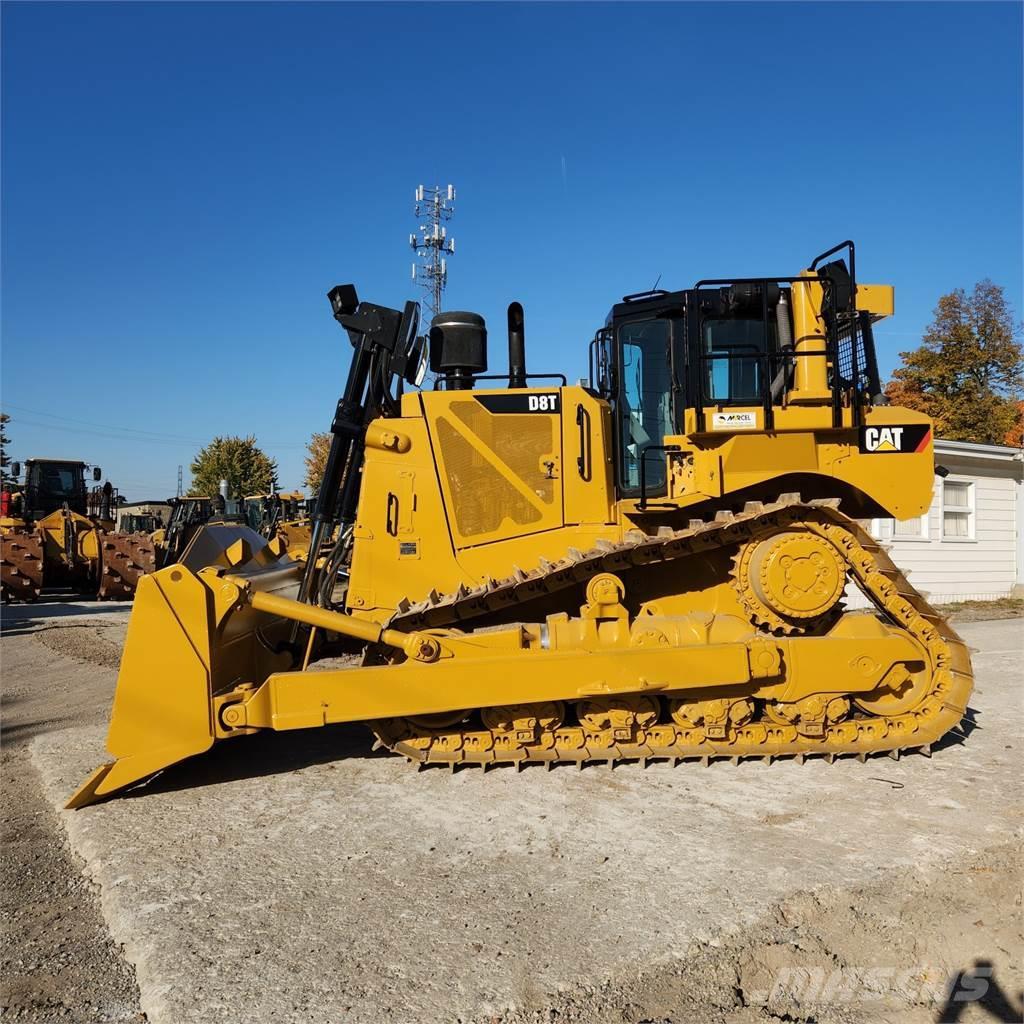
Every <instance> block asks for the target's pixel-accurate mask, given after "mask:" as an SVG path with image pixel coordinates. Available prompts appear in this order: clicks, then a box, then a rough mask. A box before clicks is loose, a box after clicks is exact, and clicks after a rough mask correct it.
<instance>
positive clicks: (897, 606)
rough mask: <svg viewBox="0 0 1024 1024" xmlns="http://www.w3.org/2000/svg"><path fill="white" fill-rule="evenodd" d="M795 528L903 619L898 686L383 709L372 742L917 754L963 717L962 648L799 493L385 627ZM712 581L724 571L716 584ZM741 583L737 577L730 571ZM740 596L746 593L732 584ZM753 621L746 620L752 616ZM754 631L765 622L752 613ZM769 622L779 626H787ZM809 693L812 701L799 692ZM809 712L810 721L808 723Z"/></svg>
mask: <svg viewBox="0 0 1024 1024" xmlns="http://www.w3.org/2000/svg"><path fill="white" fill-rule="evenodd" d="M787 528H790V529H800V530H804V531H807V532H808V533H810V534H813V535H815V536H817V537H820V538H822V539H823V540H825V541H826V542H828V543H829V544H830V545H832V546H834V548H835V549H836V551H838V553H839V555H840V556H841V558H842V560H843V563H844V567H845V570H846V574H847V576H848V577H849V578H851V579H852V580H853V581H854V582H855V583H856V584H857V586H858V587H859V588H860V589H861V591H862V592H863V593H864V594H865V595H866V596H867V597H868V598H869V599H870V600H871V602H872V603H873V604H874V606H875V608H876V609H877V610H878V611H879V612H881V613H882V614H883V615H884V617H885V618H886V619H888V620H889V621H890V622H892V623H894V624H896V625H898V626H900V627H902V628H903V629H906V630H907V631H908V632H909V633H910V634H911V635H912V636H913V637H914V638H915V639H916V640H917V641H918V642H919V643H920V644H921V646H922V647H923V648H924V649H925V650H926V651H927V655H928V664H927V668H926V671H925V672H923V673H921V675H920V678H917V677H915V678H914V679H913V680H908V685H907V687H906V689H905V691H901V692H900V693H886V694H883V695H881V696H879V697H872V698H871V699H869V700H865V699H863V698H862V699H861V700H860V701H859V702H857V701H853V700H846V699H845V698H839V699H838V701H836V700H833V701H831V702H830V703H829V704H828V706H827V707H818V708H805V711H807V712H808V713H807V714H806V716H803V717H806V719H807V721H802V720H801V717H802V716H801V715H799V714H797V715H794V714H793V708H792V707H789V708H786V707H780V706H773V705H772V704H770V703H769V702H767V701H765V700H762V699H760V698H759V697H758V694H757V690H756V689H755V688H752V689H751V690H750V691H749V692H748V693H746V694H742V693H738V694H737V693H731V694H730V695H729V697H728V699H708V700H699V701H689V702H685V703H684V702H680V701H669V700H666V699H663V698H660V697H658V696H652V695H640V694H637V695H629V696H626V697H623V698H617V699H610V700H605V701H604V702H601V701H595V700H589V701H577V702H573V703H572V704H564V703H562V702H550V703H545V704H541V705H523V706H520V707H516V708H508V709H484V710H483V711H474V712H465V713H460V714H456V715H452V716H448V720H447V721H443V720H431V721H425V720H412V719H389V720H387V721H381V722H375V723H372V727H373V729H374V732H375V733H376V735H377V738H378V741H379V742H380V743H381V744H383V745H384V746H386V747H388V748H390V749H391V750H394V751H395V752H397V753H400V754H402V755H403V756H405V757H407V758H409V759H410V760H412V761H415V762H418V763H419V764H420V765H425V764H431V763H441V764H447V765H449V766H450V767H452V768H454V767H456V766H457V765H459V764H480V765H483V766H484V767H485V768H486V767H487V766H489V765H493V764H501V763H505V764H514V765H516V766H517V767H522V766H523V765H525V764H528V763H531V762H536V763H543V764H546V765H547V766H548V767H551V766H553V765H554V764H556V763H559V762H575V763H576V764H578V765H579V766H580V767H582V766H583V764H584V763H586V762H608V763H611V764H614V763H615V762H617V761H626V760H632V761H639V762H640V763H642V764H646V763H647V762H648V761H652V760H673V761H676V760H693V759H696V760H701V761H703V762H705V763H707V762H708V761H710V760H711V759H716V758H729V759H732V760H733V761H738V760H739V759H740V758H744V757H757V758H761V759H765V760H769V761H770V760H771V759H772V758H774V757H794V758H796V759H797V760H803V758H804V757H806V756H821V757H824V758H826V759H827V760H829V761H831V760H833V759H834V758H836V757H837V756H844V755H856V756H859V757H861V758H862V759H863V758H866V757H867V756H868V755H870V754H878V753H885V754H888V755H889V756H891V757H899V755H900V753H901V752H902V751H906V750H915V749H916V750H919V751H921V752H922V753H925V754H929V753H930V748H931V744H932V743H934V742H935V741H936V740H938V739H939V738H940V737H941V736H942V735H944V734H945V733H946V732H948V731H949V730H950V729H951V728H954V727H955V726H956V725H957V723H958V722H959V721H960V719H961V718H962V716H963V715H964V713H965V711H966V708H967V700H968V697H969V696H970V693H971V689H972V686H973V675H972V670H971V664H970V658H969V654H968V650H967V647H966V645H965V644H964V643H963V641H962V640H961V639H960V637H959V636H958V635H957V634H956V632H955V631H954V630H953V629H952V627H951V626H950V625H949V624H948V623H947V622H946V621H945V620H944V619H942V618H941V616H939V615H938V614H937V613H936V612H935V611H934V609H932V608H931V606H930V605H929V604H928V603H927V602H926V601H925V600H924V598H923V597H922V596H921V595H920V594H918V593H917V592H916V591H915V590H914V589H913V587H911V586H910V584H909V583H908V582H907V580H906V577H905V576H904V575H903V574H902V573H901V572H900V570H899V569H898V568H897V567H896V566H895V565H894V564H893V562H892V560H891V559H890V558H889V557H888V555H887V554H886V553H885V551H884V550H883V549H882V548H881V547H880V546H879V545H878V544H877V543H876V542H875V541H874V540H873V539H872V538H871V536H870V535H869V534H868V533H867V532H866V531H865V530H864V529H863V528H862V527H861V526H860V525H859V524H858V523H857V522H856V521H855V520H853V519H850V518H848V517H847V516H845V515H843V514H842V513H841V512H839V511H838V502H837V501H821V500H815V501H811V502H803V501H802V500H801V498H800V495H798V494H785V495H782V496H781V497H780V498H779V499H778V501H776V502H772V503H770V504H761V503H760V502H752V503H748V504H747V505H746V506H745V507H744V510H743V512H741V513H737V514H733V513H729V512H720V513H719V514H718V515H717V516H716V518H715V520H714V521H711V522H703V521H700V520H691V522H690V524H689V526H688V527H687V528H686V529H683V530H672V529H671V528H666V527H663V528H661V529H660V530H659V531H658V532H657V534H654V535H651V534H645V533H642V532H640V531H632V532H631V533H629V534H628V535H627V537H626V539H625V540H624V541H623V542H622V543H620V544H611V543H608V544H603V545H600V546H599V547H598V548H595V549H593V550H590V551H587V552H580V551H576V550H572V549H570V551H569V552H568V554H567V556H566V557H565V558H563V559H560V560H559V561H557V562H554V563H550V562H542V563H541V565H539V566H538V567H537V568H536V569H534V570H532V571H529V572H527V571H521V570H516V571H515V572H514V573H513V575H512V576H511V577H509V578H507V579H503V580H490V581H488V582H487V583H486V584H483V585H482V586H480V587H476V588H465V587H464V588H461V589H460V590H459V591H458V592H456V593H453V594H448V595H439V594H436V593H435V594H431V595H429V597H428V598H427V600H425V601H422V602H420V603H417V604H412V603H409V602H402V603H401V605H400V606H399V609H398V611H397V612H396V614H395V615H394V616H393V617H392V620H391V625H392V626H396V627H397V628H400V629H406V630H408V629H413V628H417V629H423V628H439V627H446V628H453V627H454V628H463V629H472V628H473V622H474V620H477V621H478V623H479V624H484V622H486V620H487V618H488V617H493V616H494V615H495V614H507V613H508V612H510V611H511V610H513V609H514V610H515V613H516V614H519V615H520V617H521V620H522V621H533V620H532V619H531V618H530V606H531V605H532V604H535V603H536V602H538V601H539V600H540V599H542V598H545V597H547V596H548V595H550V594H552V593H556V592H558V591H559V590H565V589H567V588H569V587H571V586H574V585H578V584H581V583H585V582H586V581H587V580H589V579H591V578H593V577H594V576H596V575H597V574H598V573H601V572H612V573H615V574H616V575H618V576H619V577H620V578H621V579H622V580H623V581H624V582H625V583H626V586H627V589H628V587H629V579H630V575H631V574H633V573H639V574H643V572H644V567H645V566H650V565H652V564H655V563H664V562H679V563H680V566H679V568H680V573H679V578H680V579H686V578H687V574H686V568H685V565H683V564H682V563H683V562H684V561H685V560H686V559H689V558H693V557H694V556H697V555H707V554H708V553H709V552H712V551H715V550H716V549H717V550H718V551H719V552H721V549H726V550H728V551H729V552H730V553H732V554H733V556H734V564H738V563H739V562H740V558H739V555H738V552H740V551H741V550H742V546H743V545H744V544H745V543H746V542H747V541H750V540H752V539H754V538H757V537H758V536H762V535H764V534H765V533H766V532H770V531H773V530H780V529H787ZM723 582H725V581H723ZM734 585H738V586H739V587H740V589H741V591H742V580H736V579H734ZM741 596H745V595H743V594H742V593H741ZM752 621H754V622H758V617H757V616H756V615H754V616H752ZM760 628H761V629H763V630H764V631H766V632H767V631H769V630H770V625H767V624H764V623H761V624H760ZM775 631H776V632H779V633H782V632H786V631H792V630H790V629H789V628H788V627H786V628H779V629H777V630H775ZM811 699H812V700H813V699H814V698H811ZM815 717H816V719H817V721H816V722H812V721H811V719H812V718H815Z"/></svg>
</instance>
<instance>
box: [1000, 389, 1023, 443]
mask: <svg viewBox="0 0 1024 1024" xmlns="http://www.w3.org/2000/svg"><path fill="white" fill-rule="evenodd" d="M1003 443H1004V444H1008V445H1009V446H1010V447H1011V448H1024V399H1022V400H1021V401H1019V402H1018V403H1017V419H1016V421H1015V422H1014V424H1013V426H1012V427H1011V428H1010V430H1009V431H1008V432H1007V434H1006V439H1005V441H1004V442H1003Z"/></svg>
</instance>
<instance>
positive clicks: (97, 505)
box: [0, 459, 155, 603]
mask: <svg viewBox="0 0 1024 1024" xmlns="http://www.w3.org/2000/svg"><path fill="white" fill-rule="evenodd" d="M88 469H89V467H88V466H87V465H86V463H84V462H78V461H75V460H70V459H28V460H27V461H26V462H25V481H24V484H23V485H22V486H21V488H20V490H16V491H14V490H5V491H4V492H3V498H2V505H3V508H2V509H0V590H2V596H3V600H4V602H5V603H6V602H10V601H35V600H37V599H38V598H39V596H40V594H41V593H42V590H43V587H44V586H54V585H56V586H66V587H72V588H74V589H76V590H79V591H82V592H87V593H90V592H94V593H96V595H97V597H99V598H100V600H105V599H114V600H118V599H121V600H123V599H125V598H129V597H131V595H132V594H133V593H134V592H135V587H136V585H137V583H138V580H139V577H140V576H141V575H143V574H144V573H146V572H152V570H153V569H154V568H155V564H154V550H153V546H152V544H151V543H150V541H149V538H148V537H146V536H145V535H144V534H142V533H134V532H124V531H115V529H114V515H115V508H116V504H117V492H116V490H115V489H114V488H113V487H112V486H111V484H110V482H109V481H108V482H106V483H104V484H103V485H102V486H95V487H92V488H89V486H88V483H87V480H86V476H87V473H86V471H87V470H88ZM12 470H13V476H14V479H15V481H16V480H17V478H18V477H19V476H20V474H21V465H20V463H17V462H15V463H13V464H12ZM102 477H103V473H102V470H101V469H100V468H99V467H98V466H94V467H92V478H93V480H94V481H97V482H98V481H99V480H101V479H102ZM14 486H17V484H16V483H15V484H14Z"/></svg>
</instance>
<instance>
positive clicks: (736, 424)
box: [711, 412, 757, 430]
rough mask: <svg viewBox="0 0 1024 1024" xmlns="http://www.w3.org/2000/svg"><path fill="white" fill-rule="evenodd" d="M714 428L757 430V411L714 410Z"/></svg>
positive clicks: (712, 419) (712, 427) (712, 422)
mask: <svg viewBox="0 0 1024 1024" xmlns="http://www.w3.org/2000/svg"><path fill="white" fill-rule="evenodd" d="M711 429H712V430H757V413H756V412H713V413H712V414H711Z"/></svg>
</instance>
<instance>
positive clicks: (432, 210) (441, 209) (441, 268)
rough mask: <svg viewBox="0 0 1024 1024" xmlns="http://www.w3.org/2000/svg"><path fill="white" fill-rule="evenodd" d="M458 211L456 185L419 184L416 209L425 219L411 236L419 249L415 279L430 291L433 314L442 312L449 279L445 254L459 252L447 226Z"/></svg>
mask: <svg viewBox="0 0 1024 1024" xmlns="http://www.w3.org/2000/svg"><path fill="white" fill-rule="evenodd" d="M454 212H455V186H454V185H449V186H448V188H447V189H443V188H442V187H441V186H440V185H419V186H417V188H416V206H415V213H416V217H417V219H419V220H420V222H421V223H420V226H419V229H418V230H417V232H416V233H415V234H412V235H410V236H409V244H410V245H411V246H412V251H413V252H414V253H416V262H415V263H413V265H412V279H413V280H414V281H415V282H416V283H417V284H418V285H419V286H420V287H421V288H423V289H424V290H425V291H426V293H427V300H426V301H427V308H428V309H429V310H430V315H431V316H436V315H437V314H438V313H440V312H441V296H442V295H443V294H444V288H445V285H446V284H447V283H448V263H447V260H446V259H445V257H446V256H451V255H452V254H453V253H454V252H455V239H454V238H450V237H449V236H448V230H447V228H446V227H445V223H446V222H447V221H449V220H451V219H452V214H453V213H454Z"/></svg>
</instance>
